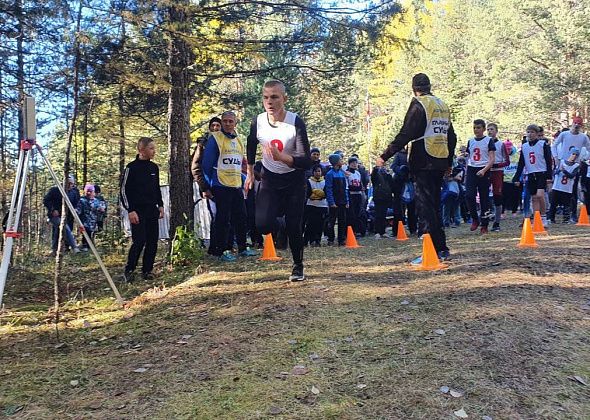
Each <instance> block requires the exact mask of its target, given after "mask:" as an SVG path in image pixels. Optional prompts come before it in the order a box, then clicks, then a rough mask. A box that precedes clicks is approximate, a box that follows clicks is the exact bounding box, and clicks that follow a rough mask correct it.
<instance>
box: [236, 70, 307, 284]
mask: <svg viewBox="0 0 590 420" xmlns="http://www.w3.org/2000/svg"><path fill="white" fill-rule="evenodd" d="M286 101H287V93H286V89H285V85H284V84H283V83H282V82H280V81H278V80H269V81H267V82H266V83H265V84H264V86H263V88H262V103H263V105H264V109H265V111H266V112H263V113H262V114H259V115H258V116H257V117H256V118H254V120H253V121H252V125H251V126H250V134H249V135H248V140H247V144H246V151H247V157H248V173H247V175H246V182H245V185H244V188H245V189H246V191H247V190H249V189H250V188H252V187H253V186H254V165H253V163H254V162H256V149H257V147H258V144H259V143H260V145H261V146H262V171H261V172H262V173H261V176H262V181H261V183H260V187H259V190H258V194H257V196H256V228H257V229H258V231H259V232H260V233H262V234H268V233H271V232H274V231H276V230H277V228H278V223H277V218H278V217H281V216H283V215H285V222H286V227H287V237H288V239H289V246H290V248H291V254H292V255H293V271H292V273H291V276H290V277H289V280H291V281H302V280H305V275H304V273H303V212H304V210H305V201H306V179H305V171H306V170H307V169H309V168H310V167H311V163H312V162H311V153H310V150H309V140H308V139H307V130H306V128H305V123H304V122H303V120H302V119H301V118H300V117H299V116H298V115H297V114H295V113H293V112H291V111H287V110H286V109H285V103H286Z"/></svg>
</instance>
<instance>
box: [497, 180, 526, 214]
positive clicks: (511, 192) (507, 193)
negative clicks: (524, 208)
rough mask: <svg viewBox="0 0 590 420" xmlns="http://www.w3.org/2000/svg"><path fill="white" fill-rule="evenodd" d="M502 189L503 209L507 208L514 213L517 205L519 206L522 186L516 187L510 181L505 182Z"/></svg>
mask: <svg viewBox="0 0 590 420" xmlns="http://www.w3.org/2000/svg"><path fill="white" fill-rule="evenodd" d="M502 190H503V193H502V204H503V207H504V210H505V211H506V210H509V211H511V212H512V213H516V212H517V211H518V207H519V206H520V197H521V195H522V187H517V186H516V185H514V184H513V183H512V182H505V183H504V185H503V187H502Z"/></svg>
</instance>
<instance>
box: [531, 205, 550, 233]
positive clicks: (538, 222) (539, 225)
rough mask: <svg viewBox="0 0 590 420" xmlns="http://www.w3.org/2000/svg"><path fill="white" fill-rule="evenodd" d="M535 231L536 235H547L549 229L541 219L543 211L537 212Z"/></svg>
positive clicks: (534, 223)
mask: <svg viewBox="0 0 590 420" xmlns="http://www.w3.org/2000/svg"><path fill="white" fill-rule="evenodd" d="M533 233H534V234H536V235H547V231H546V230H545V227H544V226H543V221H542V220H541V213H540V212H539V210H537V211H536V212H535V217H534V220H533Z"/></svg>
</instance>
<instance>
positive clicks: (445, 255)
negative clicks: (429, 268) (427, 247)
mask: <svg viewBox="0 0 590 420" xmlns="http://www.w3.org/2000/svg"><path fill="white" fill-rule="evenodd" d="M438 259H439V260H441V261H448V260H450V259H451V252H450V251H449V250H448V249H446V250H444V251H439V252H438Z"/></svg>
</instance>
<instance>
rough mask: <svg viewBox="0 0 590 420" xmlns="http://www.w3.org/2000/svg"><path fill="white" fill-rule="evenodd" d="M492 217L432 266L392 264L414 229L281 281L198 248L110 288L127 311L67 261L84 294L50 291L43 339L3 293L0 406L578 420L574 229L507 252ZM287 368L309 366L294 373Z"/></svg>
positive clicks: (33, 305)
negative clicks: (210, 257) (81, 297)
mask: <svg viewBox="0 0 590 420" xmlns="http://www.w3.org/2000/svg"><path fill="white" fill-rule="evenodd" d="M505 225H506V226H507V229H506V231H505V232H503V233H501V234H499V235H491V234H490V235H488V236H487V237H485V238H482V237H479V236H476V235H472V234H470V233H469V232H467V229H466V228H462V229H459V230H456V229H453V230H451V231H450V235H451V237H450V243H451V248H452V251H453V253H454V256H455V258H454V260H453V261H452V264H451V267H450V269H449V270H446V271H441V272H437V273H420V272H414V271H412V270H410V269H409V268H408V266H407V264H406V262H407V261H408V260H409V258H410V257H411V256H413V255H414V254H415V253H417V252H418V251H419V249H420V242H419V241H418V240H416V239H412V240H410V241H408V243H402V244H400V243H396V242H395V241H393V240H381V241H375V240H373V239H372V238H371V239H366V240H364V241H362V242H363V243H362V244H363V245H365V247H364V248H361V249H358V250H346V249H338V248H321V249H319V250H316V249H313V250H308V251H307V253H306V259H307V262H308V263H307V275H308V276H309V278H310V279H309V280H308V281H307V282H304V283H302V284H290V283H288V282H285V281H284V279H285V275H286V274H287V273H288V270H289V264H288V261H283V262H280V263H272V264H261V263H258V262H254V261H248V262H246V263H238V264H235V265H220V264H217V263H214V262H212V261H208V265H207V267H206V269H205V272H204V273H203V274H198V275H192V274H193V273H192V272H190V271H188V270H185V271H182V272H176V273H166V274H163V275H162V276H161V277H160V287H157V288H154V289H150V290H147V289H148V285H145V284H144V285H138V286H133V287H132V288H129V289H125V290H123V293H124V294H125V295H126V296H128V297H129V298H130V297H132V296H137V295H138V294H139V293H141V292H142V291H143V292H144V293H143V294H142V295H141V296H140V297H137V298H135V299H133V300H132V301H130V303H129V304H128V305H127V307H126V309H120V308H117V307H116V306H114V305H113V301H112V299H110V298H109V297H108V292H107V291H104V290H103V289H104V287H105V285H104V284H103V283H101V279H100V278H99V277H98V275H97V274H95V273H93V272H85V271H83V270H80V271H78V272H76V273H74V275H73V276H72V277H73V279H71V284H72V291H73V290H78V289H80V290H83V289H84V287H87V288H88V290H86V292H85V297H88V296H90V298H89V299H88V298H87V299H86V300H85V301H83V302H78V301H75V300H73V301H72V302H70V303H68V304H67V305H66V307H65V320H66V321H67V325H66V324H64V325H62V326H61V331H62V341H63V342H65V343H67V345H65V346H61V347H59V348H55V345H56V342H55V340H54V335H53V332H52V330H51V325H50V324H47V323H46V318H47V314H46V312H45V311H46V308H45V307H44V306H43V305H41V304H39V302H42V300H41V298H40V296H36V297H35V299H33V298H27V299H28V300H26V301H25V300H23V301H22V302H20V301H18V300H17V299H20V298H22V299H24V298H23V297H22V296H21V295H19V292H18V287H16V285H13V286H11V289H9V299H8V305H9V307H10V308H12V309H11V311H10V312H8V313H5V314H3V315H2V317H1V323H2V324H1V325H0V334H2V335H1V340H0V355H1V356H0V409H1V410H4V411H5V413H7V414H8V413H10V412H11V411H15V409H16V407H20V406H23V408H22V410H21V411H20V412H18V413H17V414H15V415H14V416H13V417H14V418H31V419H33V418H34V419H39V418H187V419H188V418H190V419H193V418H199V419H212V418H224V419H225V418H227V419H237V418H239V419H242V418H243V419H251V418H269V417H276V418H284V419H292V418H293V419H294V418H297V419H301V418H334V419H367V418H371V419H373V418H375V419H406V418H425V419H426V418H428V419H432V418H454V415H453V411H455V410H458V409H460V408H464V409H465V411H466V412H467V414H468V415H469V418H476V419H477V418H481V417H482V416H486V415H487V416H491V417H493V418H495V419H512V418H514V419H521V418H527V419H528V418H531V419H532V418H548V419H555V418H564V419H565V418H571V419H580V418H588V417H589V414H588V413H590V399H589V398H588V396H589V390H590V386H584V385H583V384H581V383H579V382H576V381H573V380H571V379H569V378H568V377H571V376H573V375H577V376H580V377H581V378H582V379H583V380H585V381H586V382H588V383H590V351H589V348H590V347H589V342H590V338H589V336H588V331H589V327H590V303H589V299H590V294H589V289H588V287H589V285H588V282H587V280H586V278H587V275H588V272H589V271H590V270H589V268H590V264H588V257H587V255H588V247H587V246H586V242H587V237H588V234H590V230H581V228H576V227H573V226H556V227H554V228H552V229H551V232H552V235H551V236H550V237H548V238H544V239H540V240H539V242H540V245H541V247H540V248H539V249H537V250H518V249H517V248H516V247H515V243H516V239H515V238H516V237H517V236H518V235H517V232H518V227H517V223H516V220H509V221H507V222H506V223H505ZM509 228H511V229H509ZM284 254H285V255H286V253H284ZM117 261H118V260H117V259H116V258H112V261H111V263H112V264H116V263H117ZM88 263H89V264H90V260H89V261H88ZM82 265H83V264H81V265H79V266H82ZM23 273H28V274H27V275H28V276H29V277H31V275H30V272H23ZM85 276H96V277H97V278H96V279H95V280H94V283H93V284H94V287H88V286H83V284H82V283H83V281H84V279H87V277H85ZM25 277H26V276H25V274H23V275H21V276H19V280H17V281H15V283H18V282H19V281H22V279H23V278H25ZM40 277H41V279H40V280H38V282H40V284H41V285H37V286H36V287H38V289H39V291H40V292H42V291H43V290H44V288H45V287H46V286H43V280H42V276H40ZM163 279H165V283H166V285H165V286H162V285H161V283H162V281H163ZM182 280H185V281H184V282H182ZM67 281H68V282H69V281H70V280H69V279H68V280H67ZM21 286H22V284H21ZM21 290H22V288H21ZM71 294H73V292H71ZM23 295H24V293H23ZM84 320H85V321H87V322H86V323H85V322H84ZM441 329H442V330H444V335H442V334H440V333H441V331H438V333H437V330H441ZM189 336H190V337H189ZM296 365H303V366H305V367H306V369H307V370H308V372H307V373H306V374H304V375H294V374H293V368H294V366H296ZM142 367H143V368H145V369H146V370H145V372H143V373H136V372H134V370H136V369H137V368H142ZM70 381H77V384H76V385H75V386H73V385H71V384H70ZM441 386H448V387H450V388H452V389H454V390H459V391H461V392H462V393H463V396H461V397H459V398H454V397H452V396H450V395H448V394H443V393H442V392H440V391H439V388H440V387H441ZM312 387H315V388H314V390H316V391H317V390H319V394H317V395H316V394H315V393H313V392H312Z"/></svg>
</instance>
